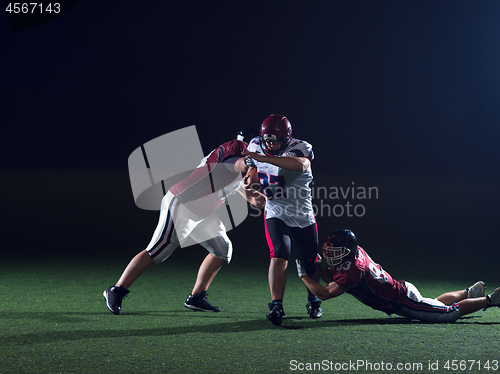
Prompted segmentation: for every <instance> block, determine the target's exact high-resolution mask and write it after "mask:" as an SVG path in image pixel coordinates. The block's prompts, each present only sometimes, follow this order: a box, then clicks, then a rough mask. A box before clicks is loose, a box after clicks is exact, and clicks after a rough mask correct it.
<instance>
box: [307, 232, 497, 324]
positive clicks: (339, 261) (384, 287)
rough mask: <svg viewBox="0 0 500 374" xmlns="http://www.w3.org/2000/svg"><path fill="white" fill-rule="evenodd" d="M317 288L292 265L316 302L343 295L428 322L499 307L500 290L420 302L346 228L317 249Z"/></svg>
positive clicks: (476, 287) (477, 289) (478, 288)
mask: <svg viewBox="0 0 500 374" xmlns="http://www.w3.org/2000/svg"><path fill="white" fill-rule="evenodd" d="M317 264H318V266H319V267H320V268H322V270H321V271H320V272H321V278H322V279H323V281H325V283H326V284H327V286H326V287H324V286H322V285H321V284H320V283H318V282H317V281H315V280H313V279H312V278H311V277H310V276H309V275H307V273H306V270H305V269H304V267H303V266H302V264H301V262H300V261H299V260H297V271H298V274H299V277H300V278H301V279H302V281H303V282H304V284H305V285H306V286H307V287H308V288H309V289H310V290H311V291H312V292H314V294H315V295H316V296H318V297H319V298H320V299H321V300H327V299H330V298H334V297H337V296H340V295H342V294H343V293H349V294H351V295H353V296H354V297H355V298H356V299H358V300H359V301H361V302H362V303H363V304H365V305H368V306H369V307H371V308H373V309H376V310H380V311H382V312H385V313H387V314H388V315H391V314H397V315H400V316H404V317H407V318H411V319H417V320H421V321H425V322H432V323H445V322H455V321H456V320H457V319H458V318H460V317H461V316H464V315H466V314H470V313H474V312H477V311H478V310H480V309H487V308H489V307H492V306H497V307H498V306H500V288H497V289H495V290H494V291H493V293H491V294H489V295H486V296H485V285H484V282H482V281H478V282H476V283H474V284H473V285H472V286H470V287H468V288H466V289H464V290H459V291H452V292H447V293H445V294H443V295H441V296H438V297H437V298H435V299H431V298H426V297H422V295H421V294H420V292H419V291H418V289H417V288H416V287H415V286H414V285H413V284H411V283H410V282H405V281H398V280H395V279H393V278H392V277H391V275H390V274H389V273H388V272H387V271H385V270H384V269H383V268H382V267H381V266H380V265H379V264H377V263H376V262H374V261H373V260H372V259H371V257H370V256H369V255H368V253H367V252H366V251H365V250H364V249H363V248H362V247H360V246H359V245H358V242H357V238H356V235H355V234H354V233H353V232H352V231H351V230H349V229H337V230H335V231H333V232H332V233H331V234H330V235H329V236H328V239H327V241H326V243H325V244H324V246H323V258H322V259H321V258H320V256H318V259H317Z"/></svg>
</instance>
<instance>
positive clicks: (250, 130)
mask: <svg viewBox="0 0 500 374" xmlns="http://www.w3.org/2000/svg"><path fill="white" fill-rule="evenodd" d="M257 136H259V130H257V129H256V128H255V127H251V126H248V127H244V128H242V129H241V130H240V131H238V134H237V135H236V139H238V140H240V141H242V142H245V143H246V144H248V143H250V140H252V139H253V138H255V137H257Z"/></svg>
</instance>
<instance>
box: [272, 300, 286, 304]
mask: <svg viewBox="0 0 500 374" xmlns="http://www.w3.org/2000/svg"><path fill="white" fill-rule="evenodd" d="M272 303H273V304H283V300H273V301H272Z"/></svg>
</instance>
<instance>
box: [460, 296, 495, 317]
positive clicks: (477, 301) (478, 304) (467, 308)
mask: <svg viewBox="0 0 500 374" xmlns="http://www.w3.org/2000/svg"><path fill="white" fill-rule="evenodd" d="M457 304H458V306H459V307H460V316H465V315H467V314H471V313H474V312H477V311H479V310H481V309H484V308H486V307H487V306H488V299H487V298H486V296H483V297H477V298H474V299H464V300H462V301H459V302H458V303H457Z"/></svg>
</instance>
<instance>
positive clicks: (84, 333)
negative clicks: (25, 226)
mask: <svg viewBox="0 0 500 374" xmlns="http://www.w3.org/2000/svg"><path fill="white" fill-rule="evenodd" d="M203 255H204V254H203ZM123 260H125V261H128V258H125V259H123ZM196 261H198V259H196ZM196 261H194V263H193V261H185V260H184V259H181V258H179V257H177V258H172V259H169V260H167V261H166V262H165V263H164V264H161V265H158V266H155V267H153V268H151V269H150V270H148V272H146V273H145V274H144V275H143V276H142V277H141V278H139V280H138V281H137V282H136V283H135V284H134V285H133V286H132V287H131V293H130V295H129V296H128V297H127V298H126V299H125V300H124V304H123V311H124V314H123V315H121V316H115V315H113V314H111V313H110V312H108V310H107V309H106V307H105V304H104V298H103V297H102V291H103V290H104V289H105V288H107V287H109V286H110V285H112V284H113V283H114V282H115V281H116V279H117V278H118V276H119V275H120V273H121V271H122V270H123V268H124V266H125V265H126V263H123V262H122V263H118V264H117V263H113V262H111V261H106V260H102V259H100V260H96V261H89V260H77V259H69V258H58V259H55V258H47V259H40V258H33V259H31V260H30V261H29V262H22V261H20V260H19V259H17V260H16V259H7V260H4V261H3V262H2V264H1V265H0V296H1V303H0V329H1V330H0V331H1V335H0V373H2V374H4V373H158V372H165V373H167V372H168V373H173V372H179V373H247V372H248V373H249V372H256V373H275V372H332V373H348V372H365V373H370V372H377V373H380V372H394V373H396V372H405V373H450V372H467V373H472V372H478V371H479V370H477V369H478V365H479V364H478V363H477V361H479V360H481V364H480V365H481V367H480V368H481V370H480V371H481V372H494V370H492V369H493V366H492V365H493V364H494V363H493V360H497V361H499V362H500V354H499V351H498V346H499V332H500V330H499V323H500V309H497V308H494V309H490V310H488V311H486V312H479V313H476V314H474V315H471V316H470V317H469V316H468V317H465V318H463V319H460V320H459V321H457V322H456V323H455V324H448V325H437V324H426V323H420V322H417V321H408V320H406V319H402V318H399V317H388V316H386V315H384V314H383V313H381V312H377V311H374V310H371V309H370V308H368V307H365V306H364V305H362V304H360V303H359V302H358V301H356V300H355V299H354V298H352V297H351V296H349V295H345V296H342V297H340V298H338V299H335V300H329V301H327V302H324V303H323V312H324V315H323V318H322V319H320V320H316V321H314V320H311V319H309V318H308V317H307V315H306V313H305V303H306V300H305V290H304V288H303V285H302V283H301V282H300V280H299V279H298V278H297V276H296V275H295V272H294V269H290V274H289V279H288V285H287V292H286V299H285V312H286V317H285V319H284V321H283V325H282V326H281V327H276V326H273V325H272V324H271V323H270V322H269V321H267V319H266V318H265V313H266V311H267V303H268V301H269V290H268V284H267V268H266V264H261V265H259V264H256V263H253V264H252V263H250V264H248V265H247V266H246V265H245V264H242V263H235V264H231V265H230V266H226V267H224V268H223V269H222V270H221V272H220V273H219V275H218V276H217V277H216V279H215V281H214V283H213V284H212V286H211V288H210V290H209V300H211V301H213V302H214V304H216V305H218V306H219V307H221V309H222V312H220V313H201V312H193V311H190V310H187V309H186V308H184V306H183V301H184V299H185V298H186V296H187V295H188V294H189V292H190V291H191V288H192V285H193V283H194V279H195V276H196V270H197V267H196V264H197V263H198V262H196ZM475 280H476V279H470V280H467V283H466V284H464V283H462V282H459V281H458V280H452V281H447V282H442V281H436V280H425V279H411V281H412V282H413V283H414V284H416V285H417V287H418V288H419V289H420V291H421V292H422V294H423V295H425V296H437V295H439V294H441V293H442V292H445V291H449V290H452V289H460V288H463V287H466V286H467V285H469V284H472V283H473V282H474V281H475ZM488 285H489V286H490V287H489V288H488V289H489V290H490V291H491V290H492V289H493V288H492V287H493V284H491V285H490V284H488ZM358 360H362V361H359V363H361V362H363V366H359V367H357V370H353V367H352V366H351V370H349V368H348V367H347V366H346V365H347V364H348V363H349V362H350V363H351V365H352V363H353V362H356V363H358ZM451 360H458V361H456V365H459V364H460V361H462V364H463V363H464V362H466V363H467V365H471V364H472V365H473V367H472V369H469V366H467V369H464V370H461V369H460V367H459V366H457V367H458V370H455V371H453V370H452V366H451V365H452V361H451ZM467 360H475V363H472V362H470V361H467ZM488 360H489V363H490V366H491V367H490V370H486V369H484V368H483V365H484V364H485V363H486V362H487V361H488ZM447 361H448V362H449V365H450V368H449V369H448V370H447V369H446V368H445V364H446V362H447ZM330 362H331V365H332V366H325V365H326V364H327V363H328V365H330ZM398 363H401V364H403V367H402V368H403V370H399V371H398V370H396V364H398ZM436 363H437V365H438V370H432V369H435V368H436V367H435V366H432V367H429V365H430V364H433V365H436ZM307 364H309V365H311V366H310V367H308V366H307ZM314 364H316V366H314ZM335 364H337V368H336V367H335ZM341 364H344V367H343V368H342V367H341V366H339V365H341ZM388 364H390V365H393V367H392V370H387V365H388ZM405 364H406V369H407V370H404V369H405V366H404V365H405ZM419 364H421V366H419ZM366 365H368V367H366ZM370 365H371V367H370ZM377 365H378V366H377ZM381 365H384V366H381ZM462 368H463V366H462ZM301 369H304V370H301ZM336 369H337V370H336ZM344 369H346V370H344ZM382 369H385V370H382ZM496 371H500V368H497V370H496Z"/></svg>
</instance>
